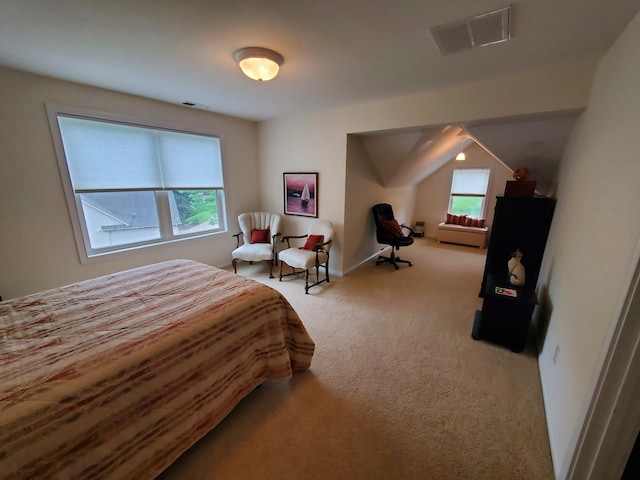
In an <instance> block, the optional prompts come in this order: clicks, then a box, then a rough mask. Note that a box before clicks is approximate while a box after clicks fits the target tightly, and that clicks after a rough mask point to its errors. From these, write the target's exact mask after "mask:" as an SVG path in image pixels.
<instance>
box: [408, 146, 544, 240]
mask: <svg viewBox="0 0 640 480" xmlns="http://www.w3.org/2000/svg"><path fill="white" fill-rule="evenodd" d="M465 154H466V156H467V159H466V160H465V161H464V162H456V161H455V160H454V161H451V162H448V163H447V164H445V165H443V166H442V167H441V168H439V169H438V170H437V171H435V172H434V173H433V174H432V175H431V176H429V177H427V178H426V179H425V180H423V181H422V182H420V184H419V185H418V190H417V194H416V207H415V210H414V214H413V222H412V223H415V222H416V221H423V222H425V235H426V236H428V237H435V236H436V232H437V228H438V224H439V223H440V222H442V221H444V219H445V216H446V213H447V209H448V207H449V192H450V189H451V178H452V177H453V170H454V169H456V168H490V169H491V177H490V179H489V190H488V192H487V205H486V210H485V219H486V220H487V223H486V224H487V226H488V227H489V228H491V224H492V222H493V210H494V209H495V206H496V196H498V195H502V194H503V193H504V185H505V183H506V182H507V180H513V178H512V176H511V174H512V172H511V170H510V169H508V168H507V167H506V166H505V165H504V164H503V163H501V162H499V161H498V160H496V159H495V158H494V157H493V156H492V155H489V154H488V153H487V152H486V150H485V149H484V148H482V147H480V146H479V145H477V144H473V145H472V146H470V147H468V148H467V149H466V150H465ZM531 180H534V179H533V178H532V179H531ZM487 238H488V237H487Z"/></svg>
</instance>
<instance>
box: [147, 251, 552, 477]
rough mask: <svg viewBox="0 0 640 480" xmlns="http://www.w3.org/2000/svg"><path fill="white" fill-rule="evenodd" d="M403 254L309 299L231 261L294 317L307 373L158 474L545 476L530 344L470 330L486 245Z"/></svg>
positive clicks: (265, 393) (546, 458)
mask: <svg viewBox="0 0 640 480" xmlns="http://www.w3.org/2000/svg"><path fill="white" fill-rule="evenodd" d="M401 253H402V257H406V258H408V259H410V260H412V262H413V264H414V266H413V267H407V266H403V267H401V269H400V270H399V271H394V269H393V266H391V265H380V266H377V267H376V266H375V262H374V261H370V262H368V263H367V264H366V265H364V266H362V267H360V268H358V269H357V270H356V271H354V272H352V273H350V274H349V275H347V276H346V277H344V278H332V281H331V283H329V284H326V283H325V284H322V285H321V286H318V287H314V288H312V289H311V290H310V293H309V295H305V294H304V280H302V279H300V278H296V277H289V278H288V279H284V280H283V281H282V282H279V281H278V279H277V278H276V279H269V278H268V272H267V267H266V266H265V264H260V265H249V264H246V263H245V264H240V265H239V266H238V273H239V274H242V275H245V276H248V277H251V278H254V279H256V280H259V281H261V282H263V283H266V284H267V285H270V286H272V287H274V288H276V289H277V290H279V291H281V292H282V293H283V294H284V295H285V297H286V298H287V299H288V300H289V302H290V303H291V304H292V305H293V307H294V308H295V309H296V310H297V311H298V313H299V314H300V317H301V318H302V320H303V322H304V324H305V325H306V327H307V329H308V331H309V333H310V334H311V337H312V338H313V339H314V341H315V342H316V354H315V356H314V360H313V364H312V367H311V370H310V371H307V372H303V373H301V374H296V375H295V376H294V378H293V379H292V380H290V381H288V382H267V383H266V384H265V385H263V386H262V387H261V388H259V389H257V390H256V391H255V392H253V393H252V394H251V395H249V396H248V397H247V398H246V399H244V400H243V401H242V402H241V403H240V405H238V407H236V409H235V410H234V411H233V412H232V413H231V414H230V415H229V416H228V417H227V418H226V419H225V420H224V421H223V422H222V423H221V424H220V425H218V427H216V428H215V429H214V430H213V431H212V432H211V433H210V434H209V435H207V436H206V437H205V438H203V439H202V440H201V441H200V442H199V443H198V444H196V445H195V446H194V447H193V448H192V449H191V450H189V451H188V452H186V453H185V454H184V455H183V456H182V457H181V458H180V459H179V460H178V461H177V462H175V463H174V464H173V465H172V466H171V467H170V468H169V469H168V470H167V471H166V472H165V473H164V474H163V475H162V476H161V477H160V478H161V479H162V480H173V479H180V480H185V479H216V480H231V479H234V480H235V479H242V480H245V479H246V480H253V479H256V480H257V479H261V480H264V479H281V480H289V479H324V480H329V479H433V480H449V479H450V480H454V479H455V480H462V479H464V480H466V479H469V480H482V479H487V480H489V479H490V480H500V479H505V480H506V479H509V480H517V479H531V480H550V479H553V471H552V467H551V457H550V453H549V445H548V437H547V432H546V423H545V417H544V410H543V405H542V396H541V390H540V378H539V374H538V364H537V359H536V356H535V353H534V351H533V348H532V347H531V346H529V347H528V348H527V349H526V350H525V352H523V353H520V354H516V353H513V352H511V350H509V349H508V348H504V347H500V346H496V345H492V344H489V343H484V342H478V341H474V340H473V339H472V338H471V336H470V335H471V327H472V324H473V316H474V312H475V310H476V309H478V308H480V307H481V305H482V300H481V299H480V298H479V297H478V291H479V288H480V282H481V279H482V271H483V267H484V260H485V250H479V249H476V248H472V247H463V246H455V245H445V244H437V243H435V242H434V241H433V240H430V239H418V240H417V241H416V243H415V244H414V245H413V246H411V247H409V248H406V249H403V250H402V252H401Z"/></svg>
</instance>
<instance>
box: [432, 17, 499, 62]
mask: <svg viewBox="0 0 640 480" xmlns="http://www.w3.org/2000/svg"><path fill="white" fill-rule="evenodd" d="M431 34H432V35H433V38H434V39H435V41H436V44H437V45H438V48H439V49H440V53H442V55H449V54H451V53H456V52H460V51H463V50H469V49H472V48H476V47H484V46H486V45H493V44H494V43H501V42H506V41H507V40H510V39H511V7H510V6H509V7H505V8H501V9H500V10H496V11H493V12H489V13H483V14H482V15H476V16H475V17H470V18H467V19H464V20H460V21H458V22H452V23H448V24H446V25H439V26H437V27H433V28H432V29H431Z"/></svg>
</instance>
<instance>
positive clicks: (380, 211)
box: [373, 203, 415, 270]
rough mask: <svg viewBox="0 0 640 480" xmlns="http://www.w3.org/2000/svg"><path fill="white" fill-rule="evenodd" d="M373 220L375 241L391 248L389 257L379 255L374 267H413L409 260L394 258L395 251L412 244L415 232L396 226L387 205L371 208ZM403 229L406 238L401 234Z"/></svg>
mask: <svg viewBox="0 0 640 480" xmlns="http://www.w3.org/2000/svg"><path fill="white" fill-rule="evenodd" d="M373 219H374V221H375V223H376V239H377V240H378V243H382V244H383V245H390V246H391V256H389V257H385V256H382V255H380V256H379V257H378V260H377V261H376V265H380V264H381V263H391V264H393V266H394V267H396V270H398V269H399V268H400V267H398V263H408V264H409V266H410V267H411V266H413V264H412V263H411V262H410V261H409V260H401V259H400V257H398V256H396V252H395V251H396V250H400V247H408V246H409V245H411V244H413V235H415V232H414V231H413V230H412V229H411V228H409V227H407V226H406V225H400V224H398V222H397V220H396V219H395V217H394V216H393V208H391V205H389V204H388V203H379V204H377V205H374V206H373ZM403 228H406V229H407V230H409V234H408V235H407V236H405V235H404V233H403V232H402V229H403Z"/></svg>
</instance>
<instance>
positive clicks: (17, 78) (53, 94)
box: [0, 68, 260, 298]
mask: <svg viewBox="0 0 640 480" xmlns="http://www.w3.org/2000/svg"><path fill="white" fill-rule="evenodd" d="M45 102H47V103H54V104H60V105H69V106H73V107H79V108H86V109H91V110H97V111H102V112H107V113H114V114H117V115H124V116H127V117H130V118H133V119H138V120H141V121H143V122H144V121H149V122H154V123H156V122H160V123H163V124H166V125H170V126H174V127H176V128H184V129H189V128H190V127H192V128H198V129H203V128H204V129H207V130H209V131H211V132H212V133H216V134H218V135H220V136H221V144H222V155H223V162H224V169H225V172H224V173H225V177H226V194H227V211H228V214H229V225H230V229H231V230H233V231H235V230H236V229H237V221H236V218H237V215H238V213H239V212H242V211H247V210H253V209H258V208H259V199H260V194H259V190H260V184H259V183H258V180H257V178H256V176H255V175H252V174H251V173H250V172H255V171H256V170H257V167H258V155H257V125H256V124H255V123H254V122H249V121H246V120H240V119H236V118H233V117H227V116H223V115H217V114H213V113H209V112H204V111H200V110H193V109H189V108H187V107H182V106H179V105H171V104H167V103H162V102H157V101H153V100H149V99H145V98H141V97H135V96H131V95H125V94H121V93H117V92H113V91H108V90H102V89H98V88H92V87H88V86H84V85H79V84H74V83H69V82H64V81H60V80H54V79H51V78H47V77H41V76H37V75H31V74H28V73H23V72H18V71H15V70H8V69H2V68H0V105H2V110H1V111H0V122H1V123H0V124H1V127H2V128H0V224H1V225H2V228H0V295H2V297H3V298H12V297H16V296H20V295H25V294H28V293H32V292H36V291H40V290H43V289H47V288H51V287H55V286H59V285H64V284H68V283H72V282H76V281H79V280H83V279H86V278H93V277H97V276H99V275H103V274H107V273H111V272H115V271H118V270H124V269H127V268H132V267H136V266H139V265H144V264H149V263H153V262H158V261H162V260H166V259H171V258H191V259H194V260H198V261H202V262H205V263H208V264H211V265H216V266H222V265H227V264H229V263H230V258H231V250H232V249H233V246H234V243H233V240H232V238H231V236H230V235H229V234H222V235H218V236H215V237H205V238H201V239H193V240H185V241H181V242H178V243H172V244H167V245H162V246H155V247H151V248H144V249H139V250H135V251H132V252H131V253H130V254H129V255H127V256H126V257H124V258H118V259H114V260H100V261H97V262H95V263H91V264H85V265H81V264H80V261H79V257H78V251H77V249H76V244H75V240H74V236H73V231H72V229H71V222H70V219H69V212H68V210H67V204H66V201H65V196H64V191H63V189H62V183H61V180H60V174H59V172H58V165H57V160H56V156H55V152H54V148H53V142H52V139H51V131H50V129H49V123H48V120H47V114H46V110H45Z"/></svg>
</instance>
